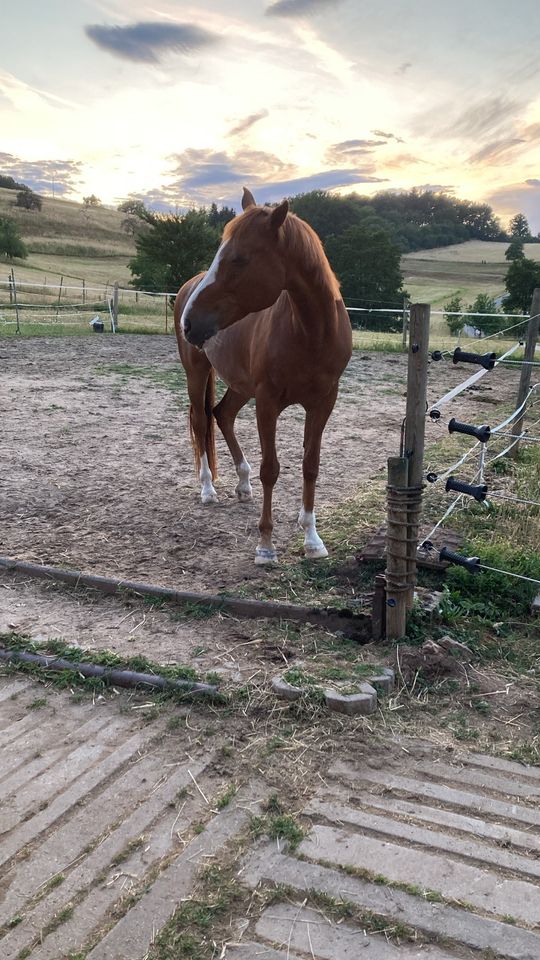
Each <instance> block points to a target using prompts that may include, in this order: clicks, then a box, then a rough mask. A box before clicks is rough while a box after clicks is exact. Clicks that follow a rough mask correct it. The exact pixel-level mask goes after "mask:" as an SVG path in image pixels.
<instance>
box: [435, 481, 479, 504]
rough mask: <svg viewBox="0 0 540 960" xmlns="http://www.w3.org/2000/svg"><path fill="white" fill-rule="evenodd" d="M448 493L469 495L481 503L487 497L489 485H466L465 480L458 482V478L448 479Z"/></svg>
mask: <svg viewBox="0 0 540 960" xmlns="http://www.w3.org/2000/svg"><path fill="white" fill-rule="evenodd" d="M445 490H446V492H447V493H448V492H449V491H450V490H455V491H456V493H467V494H468V495H469V497H474V499H475V500H478V501H479V502H481V501H482V500H485V499H486V497H487V492H488V488H487V484H485V483H482V484H474V483H465V481H464V480H458V479H457V477H448V480H447V481H446V487H445Z"/></svg>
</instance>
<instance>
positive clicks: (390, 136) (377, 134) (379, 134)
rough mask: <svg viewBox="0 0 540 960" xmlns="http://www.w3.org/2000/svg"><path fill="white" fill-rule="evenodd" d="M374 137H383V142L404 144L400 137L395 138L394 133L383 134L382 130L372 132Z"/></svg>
mask: <svg viewBox="0 0 540 960" xmlns="http://www.w3.org/2000/svg"><path fill="white" fill-rule="evenodd" d="M371 132H372V134H373V135H374V136H375V137H384V139H385V140H395V141H396V142H397V143H405V141H404V140H402V139H401V137H396V135H395V133H385V132H384V130H372V131H371Z"/></svg>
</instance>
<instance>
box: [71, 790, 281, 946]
mask: <svg viewBox="0 0 540 960" xmlns="http://www.w3.org/2000/svg"><path fill="white" fill-rule="evenodd" d="M268 793H269V790H268V789H267V788H265V787H263V786H261V784H257V783H255V782H254V783H252V784H250V786H249V787H248V788H246V789H245V790H243V791H241V792H240V793H239V794H238V795H237V796H236V798H235V799H234V800H233V802H232V803H231V804H230V806H228V807H227V808H226V809H225V810H224V811H222V812H221V813H220V814H218V815H217V816H216V817H214V819H213V820H211V821H210V823H209V824H208V825H207V827H206V829H205V830H204V833H202V834H200V835H199V836H197V837H195V838H194V839H193V840H192V841H191V843H189V844H188V846H187V847H186V848H185V850H184V851H183V853H181V854H180V856H179V857H177V858H176V859H175V860H173V862H172V863H171V864H170V866H169V867H167V868H166V869H165V870H164V871H163V872H162V873H161V874H160V875H159V877H158V878H157V880H156V881H155V883H154V884H153V885H152V886H151V887H150V889H149V891H148V892H147V893H146V894H144V896H142V897H141V899H140V900H138V901H137V903H136V904H135V905H134V906H133V907H132V908H131V910H130V911H129V913H127V914H126V915H125V916H124V917H122V919H121V920H120V921H119V922H118V923H117V924H116V925H115V926H114V927H113V928H112V930H111V931H110V932H109V933H108V934H107V935H106V936H105V937H104V939H103V940H102V941H101V942H100V943H99V944H98V945H97V946H96V947H95V948H94V949H93V950H91V951H90V953H89V954H88V955H87V960H142V958H143V957H145V955H146V954H147V953H148V950H149V947H150V945H151V944H152V942H153V939H154V937H155V933H156V930H160V929H161V928H162V927H163V926H164V924H165V923H166V922H167V921H168V920H169V919H170V917H171V916H172V915H173V913H174V911H175V910H176V908H177V906H178V905H179V904H180V903H181V901H182V900H183V899H186V898H187V897H189V894H190V891H191V888H192V885H193V880H194V878H195V875H196V873H197V871H198V869H199V867H200V866H201V865H202V864H205V863H206V864H208V863H209V862H211V858H212V857H213V856H215V855H216V854H217V853H218V851H219V850H221V849H222V848H223V847H224V845H225V844H226V843H227V842H228V841H229V840H230V839H232V838H233V837H234V836H236V835H237V834H238V833H240V832H241V831H242V830H243V829H245V828H246V826H247V825H248V823H249V821H250V819H251V816H252V815H254V814H256V813H258V812H259V811H260V802H261V801H262V800H264V799H265V797H266V796H268Z"/></svg>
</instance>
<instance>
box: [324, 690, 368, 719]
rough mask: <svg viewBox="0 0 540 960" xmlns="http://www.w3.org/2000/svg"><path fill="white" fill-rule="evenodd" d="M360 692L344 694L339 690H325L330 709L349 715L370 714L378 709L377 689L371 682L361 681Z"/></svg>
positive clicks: (325, 697) (327, 704)
mask: <svg viewBox="0 0 540 960" xmlns="http://www.w3.org/2000/svg"><path fill="white" fill-rule="evenodd" d="M357 686H358V691H359V692H358V693H352V694H344V693H340V692H339V691H338V690H332V689H328V690H325V691H324V699H325V701H326V706H327V707H328V708H329V710H335V711H336V713H344V714H346V715H347V716H349V717H356V716H358V715H359V714H363V715H369V714H370V713H375V711H376V709H377V691H376V690H375V688H374V687H372V686H371V684H369V683H359V684H357Z"/></svg>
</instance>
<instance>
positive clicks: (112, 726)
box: [0, 717, 125, 833]
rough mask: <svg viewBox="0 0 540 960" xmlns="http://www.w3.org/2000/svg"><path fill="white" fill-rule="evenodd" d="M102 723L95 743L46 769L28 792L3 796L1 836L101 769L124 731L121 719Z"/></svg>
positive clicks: (85, 745) (83, 746) (81, 747)
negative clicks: (83, 777) (87, 775)
mask: <svg viewBox="0 0 540 960" xmlns="http://www.w3.org/2000/svg"><path fill="white" fill-rule="evenodd" d="M103 719H104V720H105V723H104V725H103V727H102V729H100V730H99V736H98V734H97V733H96V739H95V741H94V742H89V743H88V742H87V743H82V744H80V745H79V746H78V747H76V748H75V750H72V751H70V752H69V753H68V754H67V756H65V757H64V758H63V761H62V763H61V764H58V765H56V766H54V767H53V768H52V769H46V770H45V771H44V772H43V773H41V774H40V775H39V776H38V777H36V778H35V779H34V781H33V782H32V784H31V785H28V787H27V789H26V790H24V791H21V792H15V793H12V792H10V795H9V796H8V795H7V793H4V799H3V803H2V813H1V815H0V832H2V833H6V832H7V831H8V830H11V829H12V828H13V827H15V826H17V824H18V823H20V822H21V820H24V819H26V818H27V816H28V814H29V813H30V812H34V811H37V810H39V809H40V807H41V806H42V805H43V804H44V803H47V805H48V804H49V803H51V802H53V801H54V798H55V797H57V796H58V795H59V794H62V792H63V790H65V789H66V788H67V787H69V786H70V785H71V784H72V783H77V781H78V780H79V779H80V778H81V777H82V776H84V774H85V773H88V772H89V771H90V770H92V769H93V768H94V767H96V765H99V761H100V760H101V759H102V758H103V757H104V756H106V755H107V754H110V752H111V748H113V747H114V744H115V741H116V740H117V739H118V735H119V734H120V733H121V731H122V730H125V721H124V720H123V718H122V717H119V718H118V719H114V720H109V722H108V723H107V720H106V718H103ZM4 788H5V784H4Z"/></svg>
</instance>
